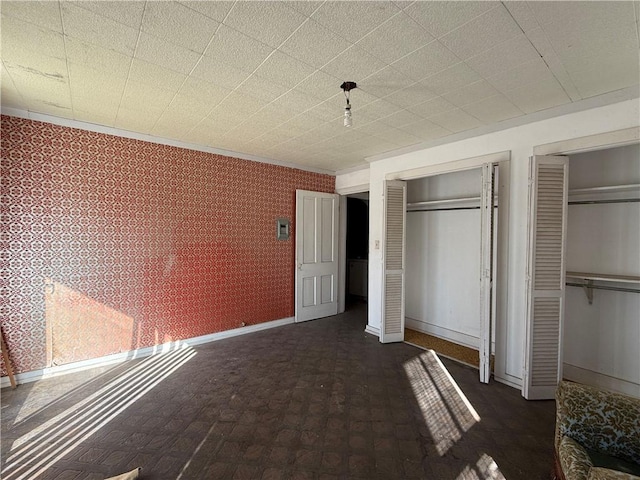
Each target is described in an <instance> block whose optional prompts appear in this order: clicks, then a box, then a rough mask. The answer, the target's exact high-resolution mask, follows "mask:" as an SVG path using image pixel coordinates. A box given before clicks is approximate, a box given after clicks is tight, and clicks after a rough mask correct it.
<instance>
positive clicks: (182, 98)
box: [163, 95, 220, 119]
mask: <svg viewBox="0 0 640 480" xmlns="http://www.w3.org/2000/svg"><path fill="white" fill-rule="evenodd" d="M219 103H220V101H216V100H211V99H209V98H207V97H200V98H197V97H191V96H187V95H176V96H174V97H173V99H172V100H171V103H170V104H169V106H167V108H166V109H165V111H164V113H163V115H164V116H167V115H169V116H175V117H176V119H177V118H178V117H179V116H187V117H193V118H198V119H201V118H203V117H206V116H207V115H208V114H209V113H210V112H211V111H212V110H213V109H214V107H215V106H216V105H218V104H219Z"/></svg>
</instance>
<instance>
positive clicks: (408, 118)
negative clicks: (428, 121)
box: [379, 110, 422, 128]
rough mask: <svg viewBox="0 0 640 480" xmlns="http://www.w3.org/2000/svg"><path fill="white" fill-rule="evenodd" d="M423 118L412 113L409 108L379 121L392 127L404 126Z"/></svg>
mask: <svg viewBox="0 0 640 480" xmlns="http://www.w3.org/2000/svg"><path fill="white" fill-rule="evenodd" d="M420 120H422V117H420V116H419V115H416V114H415V113H412V112H410V111H408V110H400V111H399V112H396V113H394V114H392V115H389V116H388V117H383V118H381V119H380V120H379V121H380V122H381V123H384V124H385V125H389V126H390V127H396V128H399V127H402V126H404V125H408V124H410V123H415V122H418V121H420Z"/></svg>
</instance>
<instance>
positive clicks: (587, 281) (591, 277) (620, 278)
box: [566, 272, 640, 305]
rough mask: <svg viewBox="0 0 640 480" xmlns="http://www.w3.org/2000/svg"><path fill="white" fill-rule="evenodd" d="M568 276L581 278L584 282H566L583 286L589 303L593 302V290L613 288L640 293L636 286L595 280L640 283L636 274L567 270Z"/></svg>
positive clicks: (617, 290)
mask: <svg viewBox="0 0 640 480" xmlns="http://www.w3.org/2000/svg"><path fill="white" fill-rule="evenodd" d="M566 278H572V279H576V280H581V281H582V282H566V285H568V286H570V287H582V288H583V289H584V292H585V294H586V295H587V300H588V301H589V305H591V304H592V303H593V290H594V289H595V290H612V291H616V292H628V293H640V290H638V289H635V288H627V287H618V286H614V285H595V284H594V283H593V282H605V283H607V282H608V283H629V284H640V277H638V276H635V275H611V274H607V273H584V272H567V273H566Z"/></svg>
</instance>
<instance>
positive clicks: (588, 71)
mask: <svg viewBox="0 0 640 480" xmlns="http://www.w3.org/2000/svg"><path fill="white" fill-rule="evenodd" d="M569 74H570V75H571V78H572V80H573V83H574V84H575V86H576V88H577V89H578V91H579V92H580V94H581V96H582V97H583V98H588V97H593V96H595V95H600V94H603V93H606V92H611V91H614V90H619V89H621V88H626V87H630V86H633V85H637V84H638V83H639V82H640V68H639V65H638V52H637V51H636V52H635V55H629V56H628V57H627V59H626V60H625V59H624V58H620V57H615V58H614V57H609V58H602V57H600V58H593V59H592V61H591V63H590V64H587V65H585V66H584V67H582V68H574V69H572V70H571V71H570V73H569Z"/></svg>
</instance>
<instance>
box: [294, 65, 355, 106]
mask: <svg viewBox="0 0 640 480" xmlns="http://www.w3.org/2000/svg"><path fill="white" fill-rule="evenodd" d="M342 82H343V80H340V79H339V78H336V77H334V76H333V75H329V74H328V73H325V72H323V71H321V70H317V71H315V72H313V73H312V74H311V75H310V76H309V77H307V78H305V79H304V80H303V81H302V82H300V83H299V84H298V85H296V90H298V91H300V92H305V93H308V94H309V95H312V96H314V97H316V98H319V99H320V100H326V99H328V98H331V97H333V96H334V95H335V94H336V93H342V90H341V89H340V85H342Z"/></svg>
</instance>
